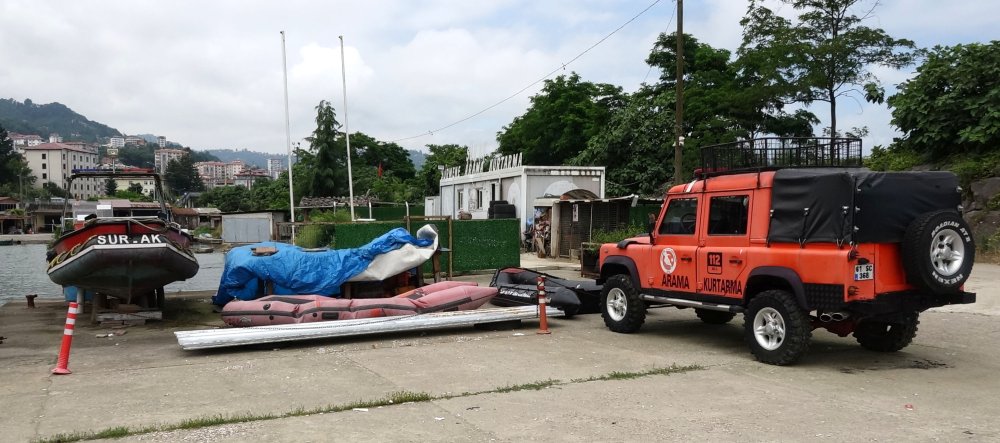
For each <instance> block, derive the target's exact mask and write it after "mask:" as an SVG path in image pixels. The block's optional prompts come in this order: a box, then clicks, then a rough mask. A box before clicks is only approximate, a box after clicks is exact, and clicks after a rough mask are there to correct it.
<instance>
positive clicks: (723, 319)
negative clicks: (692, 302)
mask: <svg viewBox="0 0 1000 443" xmlns="http://www.w3.org/2000/svg"><path fill="white" fill-rule="evenodd" d="M694 313H695V314H696V315H697V316H698V318H700V319H701V321H703V322H705V323H708V324H710V325H724V324H726V323H729V320H732V319H733V317H736V314H734V313H732V312H725V311H713V310H711V309H697V308H696V309H695V310H694Z"/></svg>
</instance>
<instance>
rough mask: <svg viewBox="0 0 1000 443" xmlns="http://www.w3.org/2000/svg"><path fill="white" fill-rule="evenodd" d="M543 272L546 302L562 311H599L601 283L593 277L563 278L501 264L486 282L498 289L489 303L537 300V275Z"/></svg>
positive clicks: (518, 303) (529, 302) (534, 301)
mask: <svg viewBox="0 0 1000 443" xmlns="http://www.w3.org/2000/svg"><path fill="white" fill-rule="evenodd" d="M539 276H545V292H546V295H547V296H548V298H549V300H550V301H549V306H552V307H554V308H558V309H561V310H562V311H563V312H565V313H566V315H574V314H589V313H594V312H600V311H601V288H602V286H601V285H598V284H596V283H594V281H593V280H590V281H588V280H567V279H565V278H559V277H556V276H553V275H549V274H545V273H542V272H538V271H533V270H531V269H524V268H505V269H498V270H497V271H496V273H494V274H493V280H491V281H490V286H493V287H495V288H497V289H498V290H499V293H498V294H497V296H496V297H494V298H493V300H492V301H491V303H493V304H494V305H497V306H523V305H537V304H538V286H537V285H538V277H539Z"/></svg>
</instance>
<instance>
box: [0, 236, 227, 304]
mask: <svg viewBox="0 0 1000 443" xmlns="http://www.w3.org/2000/svg"><path fill="white" fill-rule="evenodd" d="M46 248H47V246H46V245H12V246H0V306H3V305H4V304H5V303H7V302H8V301H10V300H20V301H24V296H25V295H27V294H38V298H37V300H64V297H63V295H62V287H61V286H59V285H57V284H55V283H52V280H49V276H48V274H47V273H46V272H45V270H46V268H47V263H46V262H45V250H46ZM195 258H197V259H198V273H197V274H195V276H194V277H191V278H189V279H187V280H184V281H179V282H174V283H171V284H169V285H167V286H166V287H165V288H164V290H165V291H166V292H167V293H171V292H181V291H207V290H215V289H218V288H219V279H220V278H221V277H222V268H223V266H224V265H225V261H226V255H225V254H224V253H221V252H213V253H209V254H195Z"/></svg>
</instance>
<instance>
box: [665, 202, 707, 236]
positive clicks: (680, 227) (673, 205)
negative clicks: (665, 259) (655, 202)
mask: <svg viewBox="0 0 1000 443" xmlns="http://www.w3.org/2000/svg"><path fill="white" fill-rule="evenodd" d="M697 217H698V199H696V198H678V199H674V200H670V204H669V205H667V213H666V214H664V215H663V221H662V222H660V231H659V232H660V234H668V235H678V234H679V235H694V230H695V226H697V221H698V218H697Z"/></svg>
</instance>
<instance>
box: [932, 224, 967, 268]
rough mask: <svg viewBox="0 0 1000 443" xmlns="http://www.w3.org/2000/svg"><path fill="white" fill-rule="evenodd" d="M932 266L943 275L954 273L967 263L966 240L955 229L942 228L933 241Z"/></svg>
mask: <svg viewBox="0 0 1000 443" xmlns="http://www.w3.org/2000/svg"><path fill="white" fill-rule="evenodd" d="M930 253H931V266H933V267H934V270H935V271H936V272H937V273H938V274H941V275H954V274H956V273H958V271H959V270H960V269H962V264H963V263H965V242H963V241H962V236H961V235H960V234H959V233H958V231H956V230H954V229H942V230H941V231H939V232H938V233H937V235H936V236H934V241H932V242H931V251H930Z"/></svg>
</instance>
